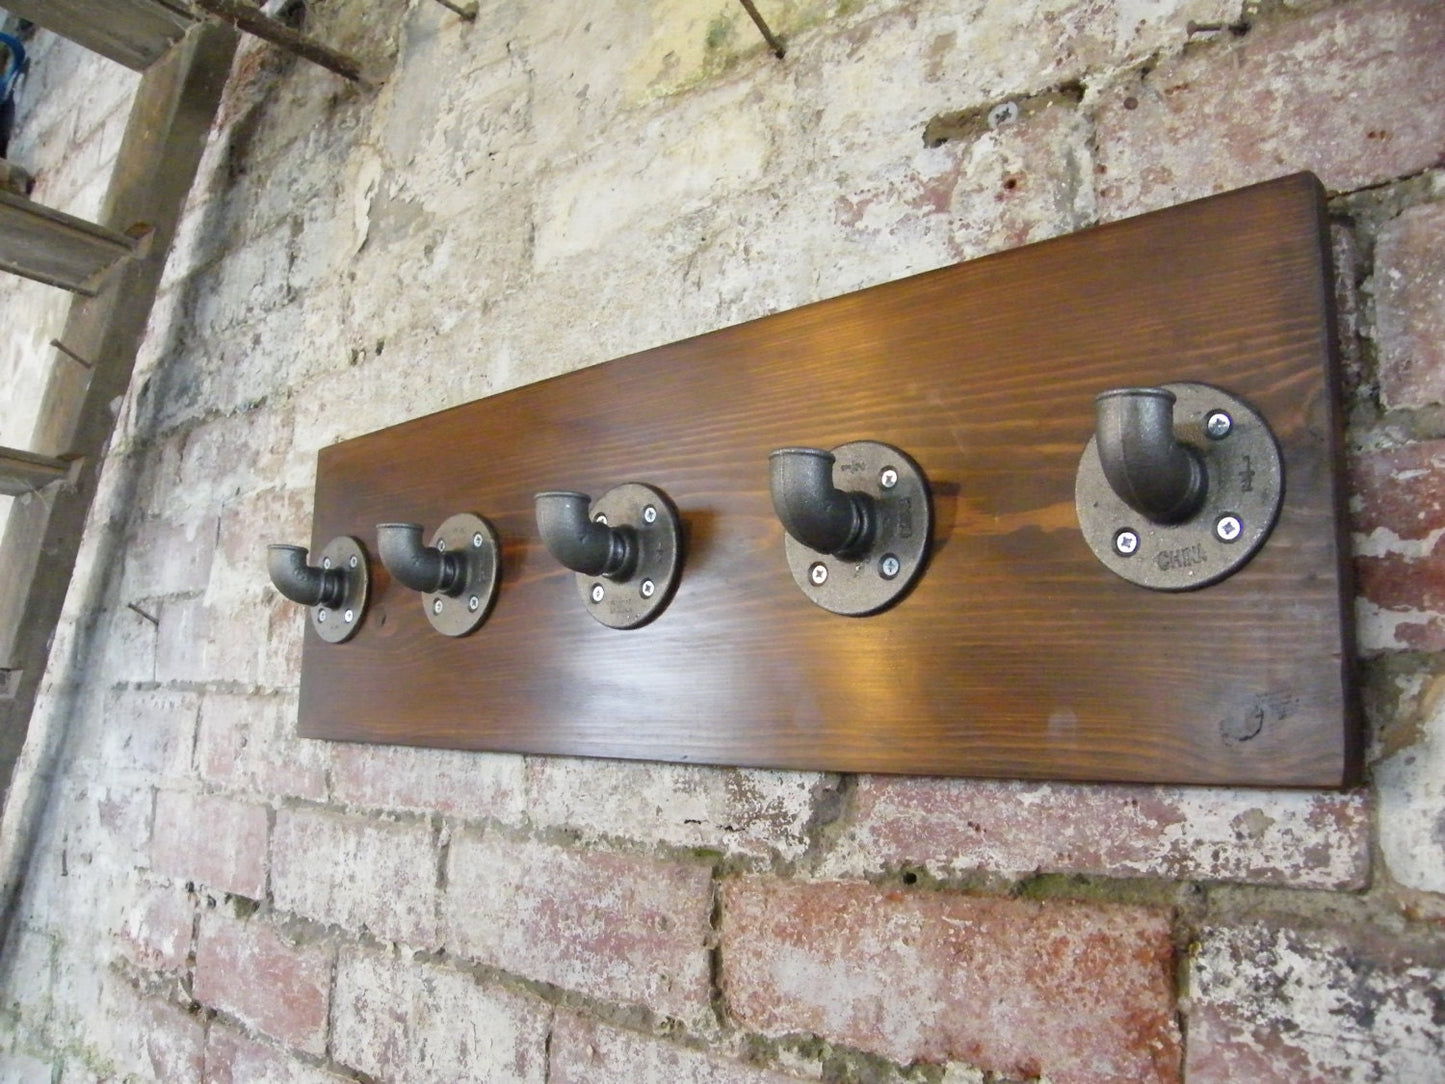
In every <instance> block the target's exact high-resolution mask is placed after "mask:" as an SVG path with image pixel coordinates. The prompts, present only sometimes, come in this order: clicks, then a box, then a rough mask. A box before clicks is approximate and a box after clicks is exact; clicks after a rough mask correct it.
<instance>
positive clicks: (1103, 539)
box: [1074, 383, 1284, 591]
mask: <svg viewBox="0 0 1445 1084" xmlns="http://www.w3.org/2000/svg"><path fill="white" fill-rule="evenodd" d="M1161 386H1162V387H1163V388H1165V389H1166V390H1167V391H1171V392H1173V393H1174V395H1175V397H1176V400H1175V403H1174V435H1175V438H1176V439H1177V440H1179V441H1182V442H1183V443H1185V444H1187V445H1189V447H1191V448H1193V449H1194V450H1195V451H1196V452H1198V453H1199V458H1200V460H1201V462H1203V464H1204V468H1205V472H1206V474H1207V476H1208V481H1207V488H1206V491H1205V497H1204V505H1203V507H1201V508H1200V510H1199V511H1198V512H1197V513H1196V514H1195V515H1194V516H1192V517H1191V518H1190V519H1188V520H1186V521H1185V522H1183V523H1179V524H1174V525H1171V526H1163V525H1161V524H1157V523H1152V522H1150V521H1149V520H1148V519H1146V518H1145V517H1143V516H1141V515H1140V514H1139V513H1138V512H1136V511H1134V510H1133V509H1132V508H1130V507H1129V506H1128V505H1127V504H1125V503H1124V501H1122V500H1121V499H1120V498H1119V496H1118V495H1117V494H1116V493H1115V492H1114V490H1113V487H1111V486H1110V485H1109V482H1108V479H1107V478H1105V477H1104V468H1103V464H1102V463H1101V462H1100V461H1099V450H1098V443H1097V440H1096V439H1095V438H1090V440H1089V444H1088V447H1087V448H1085V449H1084V455H1083V458H1082V459H1081V460H1080V461H1079V473H1078V475H1077V477H1076V479H1075V483H1074V505H1075V508H1076V509H1077V511H1078V515H1079V526H1080V527H1081V528H1082V529H1083V533H1084V541H1085V542H1087V543H1088V544H1089V548H1090V549H1091V550H1093V551H1094V556H1096V557H1098V558H1099V560H1100V561H1101V562H1103V564H1104V565H1105V567H1107V568H1108V569H1109V570H1110V571H1111V572H1114V573H1116V574H1117V575H1119V576H1122V577H1123V578H1124V579H1126V580H1128V581H1129V582H1131V583H1137V584H1139V585H1140V586H1141V587H1150V588H1153V589H1154V590H1156V591H1188V590H1191V589H1193V588H1196V587H1204V586H1206V585H1208V584H1211V583H1217V582H1219V581H1220V580H1222V579H1224V578H1225V577H1226V576H1229V575H1231V574H1233V573H1234V572H1236V571H1238V570H1239V569H1240V568H1242V567H1243V566H1244V564H1245V563H1246V562H1248V561H1249V559H1250V558H1251V557H1253V556H1254V554H1255V553H1256V552H1257V551H1258V549H1259V548H1260V546H1262V545H1264V541H1265V539H1266V538H1268V537H1269V533H1270V531H1271V530H1273V529H1274V524H1275V520H1276V519H1278V518H1279V510H1280V506H1281V504H1282V503H1283V502H1284V464H1283V461H1282V460H1281V458H1280V452H1279V445H1277V444H1276V443H1275V440H1274V434H1273V433H1271V432H1270V430H1269V426H1268V425H1267V424H1266V423H1265V421H1264V419H1263V418H1262V417H1260V415H1259V414H1257V413H1256V412H1255V411H1254V410H1253V409H1252V408H1251V407H1249V406H1248V405H1246V404H1245V403H1244V401H1243V400H1241V399H1239V398H1237V397H1235V396H1233V395H1230V394H1229V393H1227V392H1223V391H1220V390H1219V389H1218V388H1214V387H1210V386H1209V385H1208V384H1194V383H1180V384H1164V385H1161Z"/></svg>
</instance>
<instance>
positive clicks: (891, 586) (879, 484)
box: [783, 440, 933, 617]
mask: <svg viewBox="0 0 1445 1084" xmlns="http://www.w3.org/2000/svg"><path fill="white" fill-rule="evenodd" d="M832 454H833V457H834V463H833V484H834V485H835V486H836V487H837V488H838V489H841V490H845V491H848V492H853V493H863V494H866V495H867V496H869V497H871V498H872V499H873V502H874V508H875V518H876V526H875V529H874V535H873V541H872V545H871V546H870V547H869V550H868V552H867V553H865V554H861V555H858V556H856V557H853V556H849V557H838V556H834V555H832V554H826V553H819V552H818V551H817V550H815V549H810V548H809V547H807V546H805V545H804V544H803V543H801V542H799V541H798V540H797V539H796V538H794V537H793V536H792V535H790V534H788V533H787V532H786V531H785V532H784V534H783V544H784V548H785V551H786V553H787V557H788V568H789V569H790V570H791V571H792V573H793V581H794V582H795V583H796V584H797V585H798V587H799V588H800V589H801V590H802V592H803V594H805V595H807V596H808V598H810V599H812V600H813V602H815V603H817V604H818V605H819V606H821V607H823V609H825V610H828V611H830V612H832V613H835V614H842V615H844V616H845V617H862V616H864V615H866V614H872V613H877V612H878V611H879V610H883V609H886V608H887V607H889V606H892V605H893V604H894V603H896V602H898V601H899V600H900V599H901V598H902V597H903V596H904V595H905V594H907V593H908V589H909V588H910V587H912V586H913V583H914V581H915V580H917V579H918V576H919V574H920V573H922V571H923V566H924V564H925V563H926V562H927V558H928V542H929V538H930V537H931V536H932V532H933V507H932V505H931V503H930V501H929V497H928V480H927V478H925V477H924V474H923V470H922V468H920V467H919V465H918V464H917V463H915V462H914V461H913V459H912V458H911V457H909V456H908V454H907V453H905V452H903V451H900V450H899V449H897V448H895V447H893V446H892V445H891V444H882V443H880V442H878V441H874V440H858V441H853V442H852V443H850V444H841V445H839V446H838V447H836V448H834V449H832Z"/></svg>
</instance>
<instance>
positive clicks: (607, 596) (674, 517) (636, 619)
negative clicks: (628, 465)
mask: <svg viewBox="0 0 1445 1084" xmlns="http://www.w3.org/2000/svg"><path fill="white" fill-rule="evenodd" d="M588 514H589V515H590V516H591V517H592V519H593V520H595V521H596V522H598V523H604V524H606V525H607V526H608V527H612V528H614V529H618V528H621V529H628V528H630V529H631V531H632V535H633V539H634V544H635V545H636V547H637V561H636V563H635V565H634V568H633V571H632V573H631V575H629V576H628V578H627V579H625V580H614V579H611V578H609V577H607V576H586V575H583V574H582V573H580V572H579V573H577V593H578V594H579V595H581V596H582V604H583V605H584V606H585V607H586V608H587V612H588V613H589V614H591V615H592V616H593V618H595V619H596V620H598V621H600V622H602V624H604V625H606V626H607V627H608V628H612V629H635V628H638V627H640V626H642V625H645V624H647V623H648V622H649V621H651V620H653V619H654V618H655V617H657V615H658V614H660V613H662V611H663V610H664V609H666V607H667V604H668V602H669V601H671V599H672V595H673V592H674V591H676V590H677V581H678V577H679V575H680V573H681V572H682V528H681V521H680V520H679V518H678V514H677V508H676V506H675V505H673V503H672V501H671V500H670V499H669V498H668V496H667V494H665V493H663V492H662V491H661V490H660V489H654V488H653V487H652V486H649V485H643V484H642V483H641V482H628V483H626V484H624V485H620V486H617V487H616V488H615V489H609V490H608V491H607V492H606V493H604V494H602V496H600V497H598V498H597V499H596V500H595V501H593V502H592V507H591V509H590V510H589V512H588Z"/></svg>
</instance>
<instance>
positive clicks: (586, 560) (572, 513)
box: [536, 490, 637, 580]
mask: <svg viewBox="0 0 1445 1084" xmlns="http://www.w3.org/2000/svg"><path fill="white" fill-rule="evenodd" d="M536 505H537V533H538V534H540V535H541V536H542V543H543V544H544V545H545V546H546V547H547V552H548V553H550V554H551V555H552V556H553V557H555V558H556V559H557V561H558V563H559V564H562V565H564V566H565V567H567V568H570V569H571V570H572V571H573V572H580V573H581V574H582V575H584V576H606V577H607V578H608V579H611V580H626V579H627V578H628V577H629V576H631V574H632V571H633V569H634V568H635V567H636V565H637V544H636V541H635V539H634V534H633V531H632V530H631V529H630V528H628V527H609V526H608V525H607V524H605V523H599V522H597V521H596V520H594V519H592V518H591V517H590V516H588V514H587V513H588V510H589V509H590V508H591V506H592V498H591V497H589V496H588V495H587V494H586V493H576V492H573V491H571V490H550V491H548V492H545V493H538V494H537V496H536Z"/></svg>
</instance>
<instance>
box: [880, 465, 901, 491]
mask: <svg viewBox="0 0 1445 1084" xmlns="http://www.w3.org/2000/svg"><path fill="white" fill-rule="evenodd" d="M878 484H879V485H880V486H882V487H883V488H884V489H892V488H893V487H894V486H896V485H897V484H898V472H897V471H896V470H894V469H893V468H892V467H884V468H883V470H882V471H881V472H880V473H879V475H878Z"/></svg>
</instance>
